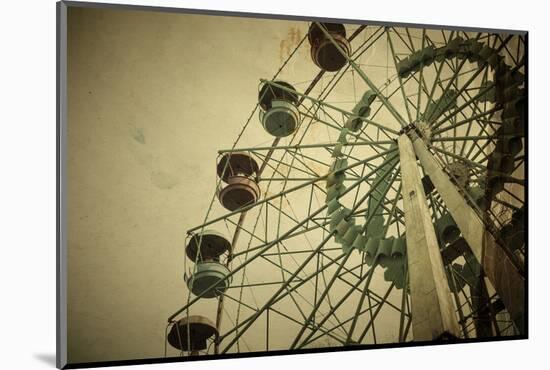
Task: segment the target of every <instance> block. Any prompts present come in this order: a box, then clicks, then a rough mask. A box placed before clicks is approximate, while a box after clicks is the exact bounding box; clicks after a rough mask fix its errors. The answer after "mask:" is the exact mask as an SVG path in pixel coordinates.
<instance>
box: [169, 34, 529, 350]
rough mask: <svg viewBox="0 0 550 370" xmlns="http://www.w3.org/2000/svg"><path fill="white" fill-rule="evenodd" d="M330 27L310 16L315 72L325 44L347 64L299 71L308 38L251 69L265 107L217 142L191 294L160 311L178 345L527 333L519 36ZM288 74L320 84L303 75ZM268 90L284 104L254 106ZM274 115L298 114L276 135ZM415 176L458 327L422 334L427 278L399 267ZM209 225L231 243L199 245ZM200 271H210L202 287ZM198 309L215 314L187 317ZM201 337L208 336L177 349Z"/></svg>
mask: <svg viewBox="0 0 550 370" xmlns="http://www.w3.org/2000/svg"><path fill="white" fill-rule="evenodd" d="M339 27H342V28H343V26H341V25H339V26H338V27H336V26H335V25H331V24H319V23H314V24H312V25H311V26H310V27H309V44H310V45H309V46H311V47H312V49H313V50H312V52H311V55H312V57H313V59H314V60H315V61H316V63H317V64H318V65H319V64H321V65H322V63H323V61H322V60H321V59H320V58H321V57H323V56H324V54H322V51H319V50H320V48H321V46H322V47H327V48H328V47H332V49H331V51H332V53H338V54H333V55H332V57H333V59H332V62H333V63H339V62H341V61H342V62H343V66H342V67H341V68H339V69H337V70H335V71H328V70H326V69H325V70H323V69H321V70H320V71H319V68H318V67H316V66H315V65H314V64H313V63H311V65H308V66H303V64H304V58H299V57H298V56H297V55H299V54H300V52H301V51H302V50H303V49H304V48H305V49H307V47H308V42H307V41H306V39H307V38H308V36H306V37H305V38H304V39H303V40H302V41H301V42H300V43H299V45H298V46H297V48H296V50H294V52H293V53H292V54H291V55H290V57H289V58H288V60H286V61H285V62H284V63H283V65H282V66H281V68H280V69H279V71H278V72H277V73H276V74H275V76H274V77H273V78H272V79H269V80H267V79H261V85H260V96H259V103H258V104H257V105H256V107H255V108H254V110H253V112H252V113H251V115H250V116H249V118H248V120H247V121H246V123H245V125H244V127H243V129H242V131H241V132H240V134H239V135H238V138H237V140H236V141H235V143H234V145H233V146H232V147H231V149H221V150H220V151H219V153H218V155H219V158H218V174H219V175H220V179H219V182H218V184H217V185H216V186H215V190H216V192H215V195H214V197H213V198H212V200H211V202H210V203H205V208H207V209H208V210H207V212H206V216H205V221H204V223H203V224H201V225H197V226H195V227H193V228H191V229H189V230H188V240H187V241H186V245H187V246H189V245H191V244H193V243H194V248H195V252H194V254H191V255H190V254H189V251H188V256H190V257H189V258H188V259H186V265H185V270H186V276H185V280H186V283H187V286H188V287H189V289H188V292H187V300H186V303H185V305H184V306H183V307H181V308H180V309H179V310H177V311H176V312H175V313H174V314H173V315H171V316H170V318H169V319H168V327H167V331H168V329H170V331H171V332H170V335H169V336H168V339H169V342H170V344H172V346H173V347H176V348H177V349H178V350H179V353H180V354H181V355H196V354H199V353H208V354H212V353H235V352H254V351H269V350H280V349H302V348H315V347H334V346H346V345H354V344H377V343H399V342H407V341H412V340H416V341H418V340H445V339H453V340H455V339H466V338H480V337H498V336H510V335H517V334H522V333H523V332H524V327H523V321H524V317H523V316H524V312H523V297H524V291H523V285H521V284H522V283H523V269H524V267H523V263H524V262H523V261H524V254H525V242H524V240H525V238H524V233H525V228H524V212H525V205H524V203H525V190H524V187H525V167H524V161H525V151H524V146H525V138H524V136H525V126H526V124H527V122H526V120H525V112H524V107H525V98H526V96H525V82H524V75H525V72H526V71H525V39H524V37H523V36H521V35H512V34H495V33H483V32H477V33H476V32H463V31H448V30H433V29H421V28H404V27H379V26H357V25H355V26H353V25H346V26H345V29H346V31H347V32H346V31H343V32H342V31H341V28H339ZM313 32H316V34H313ZM312 34H313V36H312ZM346 35H347V36H346ZM316 40H321V42H320V43H318V44H315V42H316ZM319 45H321V46H319ZM315 48H317V49H315ZM316 52H317V53H321V54H315V53H316ZM319 55H320V56H319ZM316 58H317V59H316ZM338 58H339V59H338ZM291 67H292V68H291ZM298 68H302V69H301V70H300V71H302V70H304V71H306V72H304V73H307V71H311V74H310V75H311V76H314V77H313V79H312V80H310V81H297V80H296V77H295V76H294V74H295V71H296V69H298ZM327 68H328V67H327ZM282 81H285V82H282ZM301 91H303V92H301ZM269 94H271V95H272V96H273V97H276V98H277V99H280V100H281V101H282V102H283V103H285V99H286V103H285V104H286V105H284V104H283V103H277V104H279V105H277V104H276V103H273V104H272V106H271V104H270V102H269V104H268V106H267V108H266V106H265V104H264V105H263V106H262V102H263V101H264V100H263V99H264V97H265V96H267V95H269ZM274 101H275V100H274ZM275 108H277V109H278V111H277V112H280V111H284V112H287V113H288V114H292V115H293V116H292V117H295V118H297V125H296V127H294V126H292V125H290V126H288V127H287V128H288V132H285V135H281V137H276V138H273V136H270V135H269V133H268V132H266V131H264V130H263V128H262V127H261V126H262V125H261V124H258V122H257V115H258V112H261V113H260V119H261V120H263V122H266V120H267V118H266V117H265V116H267V115H268V114H270V111H269V110H270V109H275ZM262 109H263V111H262ZM285 109H286V110H285ZM273 114H275V113H273ZM272 117H273V116H272ZM285 117H287V116H285ZM277 122H283V121H277ZM285 122H286V121H285ZM264 126H265V127H266V130H269V127H268V126H266V124H265V123H264ZM281 127H282V126H277V127H276V128H275V129H281ZM281 130H282V129H281ZM274 132H275V131H274ZM409 143H410V144H409ZM409 145H410V148H411V150H412V157H406V156H407V148H409ZM237 156H241V157H239V158H240V159H239V160H240V162H238V163H241V166H243V163H244V162H243V161H246V160H247V159H246V158H248V160H249V161H250V166H248V167H247V166H246V165H244V167H247V169H246V170H242V171H241V175H240V176H241V178H245V179H240V180H239V186H240V188H239V191H242V192H241V193H240V194H241V195H242V194H245V195H246V196H249V197H250V199H248V198H246V199H248V200H247V201H246V202H245V204H241V203H238V204H237V203H235V204H236V205H233V206H228V204H229V202H228V201H227V203H226V199H229V198H223V199H224V200H223V202H220V200H222V197H223V196H225V193H224V194H222V195H220V194H221V193H220V191H221V189H223V187H224V181H225V182H227V177H228V174H235V173H237V172H238V171H237V170H236V169H235V168H231V167H232V166H233V165H234V164H235V163H237V162H232V160H231V158H233V159H235V158H237ZM243 158H244V159H243ZM417 160H418V162H417ZM405 166H406V168H405ZM405 169H407V171H405ZM411 171H412V173H413V175H409V173H411ZM416 172H418V175H419V176H420V178H422V180H421V184H420V183H419V182H418V181H416V183H415V182H414V180H413V177H414V176H415V175H414V173H416ZM243 173H244V175H243ZM235 181H237V180H235ZM411 184H412V185H411ZM419 184H420V186H421V189H422V193H423V195H422V196H420V197H419V198H420V199H421V200H422V199H423V198H425V199H426V200H425V203H426V204H427V212H423V211H422V210H420V211H418V210H416V211H415V212H420V213H419V214H420V215H421V216H422V215H425V216H426V217H427V219H428V220H429V226H428V227H427V230H428V231H427V234H426V235H428V236H427V239H426V240H428V242H426V243H428V244H429V240H431V239H430V238H431V236H430V235H432V234H433V235H435V238H436V239H435V244H436V251H437V255H438V256H436V257H433V249H432V254H430V258H431V260H430V261H431V262H430V263H428V262H426V263H427V264H428V265H430V266H431V267H430V268H432V269H433V271H435V272H433V277H435V278H434V281H435V285H436V288H434V289H436V291H439V290H441V291H442V292H447V293H448V294H447V295H448V298H449V299H448V302H445V300H446V298H445V297H446V296H445V294H443V293H441V294H440V295H437V296H436V297H435V298H434V299H436V300H437V302H443V303H441V307H445V304H448V305H450V306H449V307H450V309H451V310H452V313H451V315H450V316H445V314H444V313H443V314H442V316H443V317H447V318H448V319H449V320H450V321H451V325H450V327H452V326H453V325H455V324H453V323H452V322H454V323H456V325H457V326H456V328H457V329H456V330H454V329H452V328H451V329H448V330H447V329H445V325H443V329H442V331H441V332H439V333H436V334H434V335H433V336H431V337H424V336H422V334H421V333H422V328H421V326H422V325H424V324H422V323H421V322H420V321H421V320H420V319H419V318H418V317H419V314H418V312H420V308H422V304H424V303H418V302H421V301H420V298H415V296H417V294H419V293H417V292H418V288H417V287H418V284H423V283H422V282H423V281H424V280H423V279H428V277H429V276H432V273H431V272H430V271H431V270H423V268H424V267H422V268H420V269H419V268H418V267H415V266H416V265H414V264H411V261H410V259H411V258H412V257H411V256H410V254H411V252H413V250H412V249H410V248H413V247H411V246H414V245H416V244H415V243H417V242H416V241H415V240H413V239H415V238H416V234H415V233H417V232H418V231H413V227H412V226H415V227H416V225H415V223H416V222H418V223H419V224H420V223H422V217H420V218H419V219H415V217H416V216H415V217H413V216H412V213H411V212H412V211H411V208H410V207H411V206H410V205H409V203H407V204H405V203H406V202H405V200H406V199H404V198H403V194H404V193H406V195H407V197H409V195H411V197H412V194H414V192H409V190H410V186H413V187H414V186H417V187H416V188H415V189H419V188H418V185H419ZM232 186H235V185H232ZM243 189H244V190H243ZM250 189H252V190H250ZM218 198H219V199H218ZM239 199H240V198H239ZM230 200H231V199H230ZM407 201H408V200H407ZM412 202H413V203H412V206H413V207H414V206H415V204H416V203H414V202H415V200H412ZM222 203H223V205H225V206H226V207H225V208H224V206H223V205H222ZM421 203H422V201H420V203H418V204H421ZM230 207H232V208H230ZM227 208H229V209H234V210H231V211H228V209H227ZM406 209H407V210H408V211H407V213H406V212H405V210H406ZM407 214H408V215H409V216H407ZM407 225H408V226H409V227H407ZM431 225H433V227H432V226H431ZM210 229H214V230H216V231H217V232H219V233H221V234H223V235H225V237H226V238H227V239H226V244H227V245H226V244H224V247H223V248H221V247H220V248H221V249H220V250H219V251H216V252H215V253H214V252H208V253H210V254H211V255H208V256H207V255H206V254H207V252H204V251H202V250H201V247H200V246H201V243H203V244H204V243H205V242H206V241H207V239H206V238H211V239H208V241H210V240H213V242H212V244H211V246H214V247H215V246H216V245H219V244H216V240H217V239H212V238H213V237H212V235H213V234H209V232H208V231H207V230H210ZM408 230H409V231H408ZM430 230H433V231H430ZM421 232H423V231H421ZM432 244H433V243H432ZM188 248H189V247H188ZM415 248H416V247H415ZM197 249H198V250H199V252H197V251H196V250H197ZM201 251H202V252H201ZM414 251H416V249H415V250H414ZM201 253H202V254H203V255H202V256H201ZM415 253H416V252H415ZM207 257H208V258H207ZM415 258H416V257H415ZM434 261H435V262H434ZM206 263H210V264H212V266H213V265H216V266H217V265H221V266H223V268H217V269H210V267H208V266H210V265H208V266H207V265H206ZM421 263H422V262H421ZM428 265H427V266H428ZM205 266H206V267H205ZM410 266H413V267H412V268H411V267H410ZM207 267H208V268H209V269H206V268H207ZM438 271H443V272H444V275H442V276H443V277H442V278H441V274H440V273H439V272H438ZM199 273H204V274H208V275H207V276H208V279H210V280H208V279H205V280H204V281H205V282H206V283H204V284H203V285H204V286H203V287H202V288H201V289H203V290H202V291H198V294H196V293H197V291H193V289H195V287H196V285H194V284H195V283H196V282H197V281H199V277H200V276H202V275H200V276H199ZM438 274H439V275H438ZM437 277H439V278H437ZM428 280H429V279H428ZM428 280H426V281H428ZM415 284H417V285H415ZM518 284H519V285H518ZM206 285H208V286H206ZM438 289H439V290H438ZM438 294H439V293H438ZM209 296H210V298H208V297H209ZM415 307H417V311H415V310H414V308H415ZM414 312H417V313H415V314H414V315H413V313H414ZM194 315H201V316H205V317H208V318H210V319H211V320H212V321H211V322H210V323H207V322H206V321H204V320H205V319H201V320H202V321H200V322H199V324H196V326H193V325H187V324H185V323H188V322H193V321H192V317H194ZM451 316H452V317H451ZM415 318H416V320H417V321H416V322H415V321H414V320H415ZM434 320H435V318H434ZM182 323H184V324H182ZM197 325H198V326H197ZM200 325H203V326H200ZM434 325H437V323H436V324H434ZM205 328H206V329H205ZM197 333H199V334H197ZM201 333H202V334H201ZM197 335H198V336H200V335H203V337H205V338H201V340H202V339H204V340H205V343H206V342H208V344H207V345H203V346H199V345H191V346H189V345H187V344H186V343H193V342H194V341H197V339H196V338H197V337H195V336H197Z"/></svg>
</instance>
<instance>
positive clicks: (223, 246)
mask: <svg viewBox="0 0 550 370" xmlns="http://www.w3.org/2000/svg"><path fill="white" fill-rule="evenodd" d="M199 246H200V248H199ZM230 249H231V243H229V240H227V239H226V238H225V237H224V236H223V234H221V233H219V232H217V231H215V230H204V231H203V232H201V233H197V234H195V235H193V236H192V237H191V239H190V240H189V243H187V246H186V248H185V253H186V254H187V257H189V259H190V260H191V261H193V262H195V261H203V260H212V259H217V258H218V257H219V256H221V255H222V254H224V253H225V252H228V251H229V250H230ZM199 250H200V253H198V252H199ZM197 254H199V255H198V256H197Z"/></svg>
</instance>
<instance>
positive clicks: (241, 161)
mask: <svg viewBox="0 0 550 370" xmlns="http://www.w3.org/2000/svg"><path fill="white" fill-rule="evenodd" d="M216 172H217V174H218V177H220V178H221V179H222V180H223V181H225V182H227V180H228V179H229V178H230V177H231V176H236V175H244V176H248V177H251V176H255V175H256V174H257V173H258V163H257V162H256V160H255V159H254V158H253V157H252V156H251V155H250V154H248V153H246V152H233V153H226V154H224V155H223V156H222V157H221V158H220V160H219V161H218V165H217V166H216Z"/></svg>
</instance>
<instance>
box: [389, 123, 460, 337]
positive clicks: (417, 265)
mask: <svg viewBox="0 0 550 370" xmlns="http://www.w3.org/2000/svg"><path fill="white" fill-rule="evenodd" d="M398 144H399V156H400V160H401V178H402V180H401V181H402V194H403V204H404V208H405V209H404V210H405V226H406V228H407V232H406V239H407V265H408V271H409V287H410V291H411V302H412V307H411V308H412V327H413V337H414V340H415V341H432V340H441V339H446V338H458V337H459V333H460V330H459V326H458V321H457V319H456V316H455V313H454V308H453V303H452V296H451V291H450V289H449V285H448V283H447V277H446V275H445V270H444V267H443V260H442V259H441V253H440V252H439V245H438V243H437V237H436V235H435V230H434V227H433V224H432V219H431V216H430V211H429V208H428V202H427V200H426V196H425V194H424V188H423V187H422V181H421V178H420V171H419V167H418V165H417V163H416V155H415V151H414V147H413V144H412V142H411V139H410V138H409V137H408V136H407V135H406V134H402V135H401V136H400V137H399V139H398Z"/></svg>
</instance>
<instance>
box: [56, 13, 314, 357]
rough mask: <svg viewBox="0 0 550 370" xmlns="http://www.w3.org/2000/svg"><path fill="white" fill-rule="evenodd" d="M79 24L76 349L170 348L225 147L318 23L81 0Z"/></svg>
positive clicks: (121, 353) (72, 267) (71, 290)
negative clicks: (187, 246)
mask: <svg viewBox="0 0 550 370" xmlns="http://www.w3.org/2000/svg"><path fill="white" fill-rule="evenodd" d="M68 23H69V29H68V35H69V40H68V62H69V63H68V97H69V120H68V121H69V123H68V143H69V147H68V184H69V191H68V217H67V219H68V220H69V225H68V230H69V231H68V250H69V259H68V265H69V278H68V281H69V283H68V302H69V307H68V327H69V332H68V343H69V348H68V354H69V362H86V361H100V360H120V359H132V358H150V357H161V356H162V354H163V350H164V347H163V341H164V328H165V324H166V318H167V317H168V316H169V315H170V314H171V313H172V312H173V311H174V310H175V309H176V308H177V307H179V306H180V305H181V304H182V303H183V302H184V301H185V298H186V296H187V295H186V289H185V287H184V283H183V280H182V275H183V251H184V248H183V247H184V240H185V239H184V238H185V230H186V229H187V228H189V227H190V226H193V225H197V224H200V223H201V222H202V220H203V218H204V214H205V211H206V210H205V207H206V205H207V204H208V202H209V200H210V197H211V196H212V191H213V189H214V185H215V182H216V175H215V167H214V166H215V160H216V152H217V150H219V149H221V148H228V147H230V146H231V144H233V142H234V140H235V138H236V136H237V134H238V132H239V131H240V129H241V128H242V125H243V123H244V120H245V119H246V117H247V116H248V114H249V112H250V110H251V108H252V107H253V105H254V102H255V100H256V97H257V91H258V83H259V78H264V77H266V76H272V75H273V73H274V72H275V71H276V70H277V69H278V68H279V66H280V65H281V63H282V61H283V60H284V59H286V57H287V56H288V54H289V53H290V52H291V51H292V50H293V49H294V47H295V46H296V43H297V42H298V41H299V40H300V39H301V38H302V37H303V36H304V34H305V32H307V24H306V23H305V22H288V21H274V20H270V21H265V20H257V19H244V18H232V17H218V16H202V15H201V16H198V15H186V14H176V13H160V12H149V11H147V12H145V11H129V10H99V9H89V8H73V7H71V8H69V14H68ZM274 46H275V47H274ZM307 51H308V50H307V48H303V49H302V55H300V57H303V58H304V61H305V63H304V65H307V67H308V71H307V72H308V73H307V77H306V78H304V79H308V78H309V79H310V78H311V76H313V72H314V71H315V70H314V68H315V67H314V66H313V65H312V63H311V60H310V59H309V58H310V57H309V55H308V53H307ZM256 120H257V119H256ZM256 120H254V121H253V123H254V124H256V125H257V132H258V133H259V134H261V135H262V138H263V139H262V140H264V139H265V140H267V141H268V142H271V140H272V139H271V138H270V137H269V136H267V135H265V133H263V129H262V128H261V125H260V123H259V122H257V121H256ZM250 139H251V140H252V141H254V143H255V144H257V143H258V138H254V137H252V138H250ZM206 199H208V200H206Z"/></svg>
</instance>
